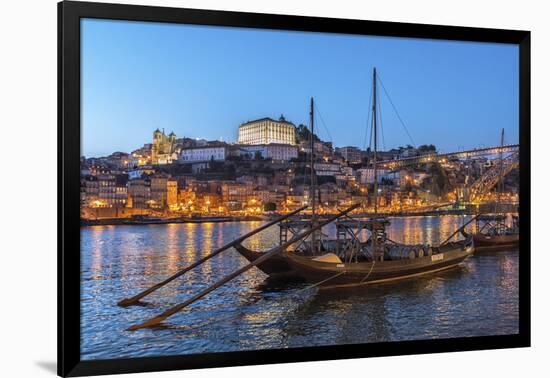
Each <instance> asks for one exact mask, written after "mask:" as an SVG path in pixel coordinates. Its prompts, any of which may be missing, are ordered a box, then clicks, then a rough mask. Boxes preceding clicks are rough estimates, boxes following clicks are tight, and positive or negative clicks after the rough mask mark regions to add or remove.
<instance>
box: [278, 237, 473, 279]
mask: <svg viewBox="0 0 550 378" xmlns="http://www.w3.org/2000/svg"><path fill="white" fill-rule="evenodd" d="M473 252H474V248H473V242H472V239H471V238H469V239H465V240H463V241H460V242H449V243H447V244H445V245H443V246H441V247H438V248H432V253H431V254H430V255H426V256H422V257H416V256H415V257H412V258H397V259H395V260H380V261H379V260H377V259H372V260H370V261H369V260H367V259H365V260H363V261H361V260H360V261H358V262H355V261H354V262H351V263H346V262H344V261H342V260H341V259H340V257H338V256H337V255H336V254H327V255H325V256H323V258H313V259H309V258H306V257H303V256H299V255H296V254H293V253H288V252H287V253H284V254H283V257H284V258H285V259H286V260H287V261H288V262H289V265H290V266H291V267H292V269H293V271H294V274H295V275H296V276H299V277H302V278H304V279H305V280H307V281H309V282H311V283H314V284H316V285H318V286H320V287H345V286H358V285H366V284H374V283H383V282H390V281H396V280H402V279H407V278H412V277H417V276H420V275H424V274H430V273H436V272H439V271H442V270H446V269H450V268H453V267H456V266H457V265H458V264H460V263H461V262H463V261H464V260H465V259H466V258H468V257H469V256H470V255H471V254H472V253H473Z"/></svg>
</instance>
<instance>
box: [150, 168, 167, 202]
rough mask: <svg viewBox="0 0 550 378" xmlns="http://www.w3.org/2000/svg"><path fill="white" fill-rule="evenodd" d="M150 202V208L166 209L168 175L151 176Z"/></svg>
mask: <svg viewBox="0 0 550 378" xmlns="http://www.w3.org/2000/svg"><path fill="white" fill-rule="evenodd" d="M150 179H151V201H150V203H149V205H150V207H153V208H157V209H164V208H166V207H167V198H168V179H169V177H168V175H166V174H163V173H158V174H155V175H153V176H151V178H150Z"/></svg>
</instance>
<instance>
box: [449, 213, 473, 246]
mask: <svg viewBox="0 0 550 378" xmlns="http://www.w3.org/2000/svg"><path fill="white" fill-rule="evenodd" d="M480 215H481V214H477V215H476V216H475V217H473V218H472V219H470V220H469V221H468V222H466V223H464V224H463V225H462V227H459V228H458V229H457V230H456V231H455V232H453V233H452V234H451V236H449V237H448V238H447V239H446V240H445V241H444V242H443V243H440V244H439V246H440V247H441V246H442V245H445V244H446V243H447V242H448V241H449V240H451V239H452V238H453V236H455V235H456V234H457V233H458V232H460V230H462V229H464V228H466V226H467V225H469V224H470V223H472V222H473V221H474V220H476V219H477V217H479V216H480Z"/></svg>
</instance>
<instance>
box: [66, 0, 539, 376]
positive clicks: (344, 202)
mask: <svg viewBox="0 0 550 378" xmlns="http://www.w3.org/2000/svg"><path fill="white" fill-rule="evenodd" d="M58 10H59V14H58V16H59V72H58V77H59V101H58V103H59V167H58V176H59V192H58V193H59V194H58V195H59V217H58V219H59V226H58V229H59V299H58V302H59V346H58V353H59V357H58V358H59V364H58V366H59V371H58V373H59V375H62V376H81V375H96V374H107V373H129V372H143V371H159V370H173V369H193V368H201V367H216V366H235V365H245V364H267V363H278V362H292V361H313V360H326V359H341V358H357V357H369V356H389V355H399V354H414V353H435V352H449V351H461V350H476V349H495V348H511V347H526V346H529V344H530V239H529V217H530V213H529V206H530V202H529V201H530V200H529V193H530V187H529V181H530V163H529V154H530V132H529V129H530V73H529V67H530V60H529V59H530V50H529V49H530V44H529V38H530V34H529V32H527V31H512V30H495V29H481V28H465V27H455V26H453V27H451V26H435V25H419V24H403V23H392V22H375V21H360V20H343V19H332V18H314V17H302V16H282V15H268V14H252V13H238V12H225V11H223V12H222V11H210V10H208V11H206V10H195V9H175V8H165V7H150V6H133V5H115V4H103V3H86V2H66V1H64V2H61V3H59V4H58Z"/></svg>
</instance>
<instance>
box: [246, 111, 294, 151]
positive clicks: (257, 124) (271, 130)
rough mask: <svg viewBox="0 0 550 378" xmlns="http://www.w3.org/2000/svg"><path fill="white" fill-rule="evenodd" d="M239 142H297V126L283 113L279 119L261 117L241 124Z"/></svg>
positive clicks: (292, 143) (291, 143)
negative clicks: (286, 118)
mask: <svg viewBox="0 0 550 378" xmlns="http://www.w3.org/2000/svg"><path fill="white" fill-rule="evenodd" d="M237 143H238V144H271V143H276V144H290V145H295V144H296V127H295V126H294V124H293V123H292V122H288V121H287V120H285V118H284V117H283V116H282V115H281V117H280V118H279V120H278V121H275V120H274V119H271V118H260V119H257V120H254V121H249V122H246V123H243V124H242V125H240V126H239V137H238V141H237Z"/></svg>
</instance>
